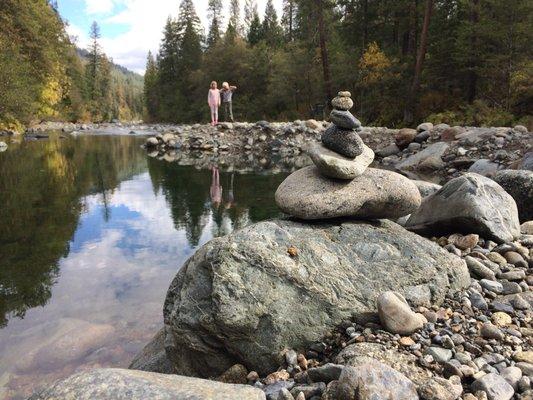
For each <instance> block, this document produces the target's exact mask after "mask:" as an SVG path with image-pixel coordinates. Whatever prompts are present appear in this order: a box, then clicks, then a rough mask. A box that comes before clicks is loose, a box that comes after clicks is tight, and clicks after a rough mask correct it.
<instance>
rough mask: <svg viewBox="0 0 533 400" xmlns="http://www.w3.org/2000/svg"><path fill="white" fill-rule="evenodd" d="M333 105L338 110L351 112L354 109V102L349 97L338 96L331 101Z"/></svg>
mask: <svg viewBox="0 0 533 400" xmlns="http://www.w3.org/2000/svg"><path fill="white" fill-rule="evenodd" d="M331 105H332V106H333V108H335V109H337V110H345V111H347V110H350V109H351V108H352V107H353V100H352V99H351V98H349V97H340V96H337V97H335V98H334V99H333V100H331Z"/></svg>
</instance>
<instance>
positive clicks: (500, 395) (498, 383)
mask: <svg viewBox="0 0 533 400" xmlns="http://www.w3.org/2000/svg"><path fill="white" fill-rule="evenodd" d="M471 388H472V390H473V391H478V390H480V391H483V392H485V393H486V395H487V398H488V400H510V399H511V398H512V397H513V395H514V389H513V387H512V386H511V385H510V384H509V383H508V382H507V381H506V380H505V379H504V378H502V377H501V376H500V375H498V374H495V373H490V374H486V375H484V376H482V377H481V378H479V379H477V380H476V381H475V382H474V383H473V384H472V386H471Z"/></svg>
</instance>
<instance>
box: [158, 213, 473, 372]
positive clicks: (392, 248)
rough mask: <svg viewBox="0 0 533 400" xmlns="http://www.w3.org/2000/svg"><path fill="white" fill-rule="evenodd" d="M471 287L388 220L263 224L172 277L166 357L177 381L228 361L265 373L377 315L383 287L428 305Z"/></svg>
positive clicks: (446, 257)
mask: <svg viewBox="0 0 533 400" xmlns="http://www.w3.org/2000/svg"><path fill="white" fill-rule="evenodd" d="M289 247H290V248H291V250H290V253H289V251H288V249H289ZM469 282H470V278H469V275H468V270H467V268H466V265H465V263H464V262H463V261H462V260H461V259H460V258H458V257H456V256H454V255H451V254H450V253H448V252H446V251H445V250H443V249H441V248H440V247H439V246H437V245H436V244H434V243H433V242H431V241H429V240H426V239H424V238H421V237H420V236H418V235H415V234H413V233H410V232H408V231H406V230H405V229H403V228H402V227H400V226H399V225H397V224H395V223H393V222H391V221H387V220H382V221H376V222H374V223H372V224H369V223H364V222H356V221H336V222H335V223H334V224H332V223H325V222H324V223H317V222H315V223H300V222H295V221H289V220H273V221H265V222H260V223H257V224H254V225H251V226H248V227H246V228H244V229H242V230H240V231H237V232H234V233H232V234H230V235H228V236H225V237H221V238H217V239H214V240H212V241H210V242H209V243H207V244H206V245H204V246H203V247H202V248H200V249H199V250H198V251H197V252H196V254H194V255H193V256H192V257H191V258H190V259H189V260H188V261H187V262H186V263H185V265H184V266H183V267H182V268H181V270H180V271H179V272H178V274H177V276H176V278H175V279H174V281H173V282H172V284H171V286H170V288H169V290H168V293H167V299H166V301H165V307H164V320H165V325H166V335H167V336H166V340H165V344H166V350H167V354H168V355H169V357H170V358H171V360H172V361H173V362H174V364H175V367H176V369H177V371H178V373H180V374H186V375H195V376H204V377H205V376H217V375H219V374H221V373H222V372H224V371H225V370H227V369H228V368H229V367H231V366H232V365H234V364H243V365H245V366H246V367H247V368H248V369H249V370H255V371H258V372H259V373H260V374H267V373H269V372H271V371H273V370H276V369H277V367H278V366H279V365H280V363H281V361H282V351H283V349H286V348H293V349H295V350H298V351H303V350H304V349H305V348H307V347H308V346H309V345H311V344H312V343H314V342H316V341H318V340H320V339H321V338H322V337H323V336H324V335H325V334H326V333H327V332H329V331H331V329H332V328H333V327H335V326H337V325H339V324H340V323H341V322H342V321H344V320H346V319H347V318H351V317H354V318H356V319H358V320H361V321H367V320H368V319H370V318H375V313H376V303H375V302H376V298H377V296H379V294H380V293H382V292H384V291H386V290H395V291H398V292H400V293H402V294H403V295H404V296H405V298H406V299H407V300H408V301H410V302H411V303H412V304H413V305H426V306H428V305H430V304H440V303H441V302H442V300H443V299H444V296H445V293H446V292H447V291H448V290H449V289H451V290H452V291H455V290H457V289H459V288H464V287H467V286H468V285H469Z"/></svg>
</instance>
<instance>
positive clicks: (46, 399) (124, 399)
mask: <svg viewBox="0 0 533 400" xmlns="http://www.w3.org/2000/svg"><path fill="white" fill-rule="evenodd" d="M56 399H76V400H146V399H153V400H156V399H157V400H167V399H168V400H179V399H183V400H185V399H186V400H206V399H217V400H235V399H242V400H265V399H266V397H265V393H264V392H263V391H262V390H260V389H256V388H253V387H252V386H248V385H234V384H228V383H221V382H213V381H208V380H205V379H198V378H190V377H186V376H179V375H164V374H157V373H154V372H144V371H132V370H127V369H115V368H104V369H95V370H92V371H88V372H81V373H79V374H76V375H72V376H70V377H68V378H66V379H64V380H62V381H59V382H56V383H54V384H53V385H52V386H50V387H49V388H47V389H45V390H43V391H41V392H40V393H36V394H34V395H33V396H32V397H30V399H29V400H56Z"/></svg>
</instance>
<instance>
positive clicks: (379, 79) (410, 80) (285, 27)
mask: <svg viewBox="0 0 533 400" xmlns="http://www.w3.org/2000/svg"><path fill="white" fill-rule="evenodd" d="M222 1H223V0H209V3H208V4H209V5H208V18H209V26H208V33H207V35H205V36H204V35H203V29H202V28H201V27H200V22H199V19H198V16H197V14H196V10H195V8H194V4H193V1H192V0H182V1H181V5H180V8H179V13H178V15H177V18H169V20H168V22H167V24H166V26H165V28H164V31H163V39H162V43H161V47H160V49H159V52H158V54H156V55H151V54H150V55H149V57H148V63H147V72H146V76H145V101H146V109H147V112H148V118H149V119H151V120H153V121H160V120H163V121H173V122H193V121H199V120H204V121H205V120H206V119H207V116H208V112H207V111H206V102H205V97H206V93H207V90H208V88H209V83H210V82H211V81H212V80H216V81H218V83H219V85H220V83H221V82H222V81H229V82H230V83H231V84H235V85H236V86H238V90H237V92H236V94H235V99H234V100H235V101H234V111H235V114H236V116H237V118H239V119H241V120H248V121H250V120H252V121H253V120H258V119H275V120H291V119H295V118H307V117H309V116H310V115H311V113H310V111H311V109H312V108H313V107H314V106H315V104H317V103H318V104H325V103H326V102H327V101H329V100H330V99H331V98H332V96H333V95H334V93H335V92H336V91H338V90H350V91H351V92H352V95H353V98H354V100H355V103H356V109H354V111H355V112H356V114H357V116H358V117H359V118H361V120H362V121H363V123H365V124H369V125H378V126H389V127H397V126H405V125H416V123H417V122H420V121H422V120H430V121H432V122H445V123H450V124H457V125H489V126H491V125H500V126H502V125H505V126H508V125H510V124H513V123H518V122H520V123H523V124H525V125H529V126H531V125H532V117H531V115H532V113H533V112H532V111H533V110H532V109H533V64H532V61H531V60H532V58H531V56H532V53H531V42H532V39H533V31H532V30H531V28H530V27H531V25H532V24H533V20H532V18H533V2H531V1H529V0H516V1H513V2H512V3H509V2H508V1H505V0H338V1H332V0H312V1H311V0H283V15H282V16H281V18H279V16H278V15H277V14H276V11H275V8H274V6H273V4H272V1H271V0H269V1H268V2H267V4H266V9H265V12H264V18H263V19H262V20H261V18H260V17H259V14H258V11H257V5H256V2H255V1H254V0H244V1H245V7H244V10H245V15H244V18H242V19H241V18H240V15H239V10H240V6H239V0H224V1H229V2H230V9H231V12H230V13H229V15H223V13H222V11H221V10H222V9H223V7H222V5H223V4H222ZM225 21H228V24H227V28H226V29H225V31H224V30H223V28H222V27H223V26H224V23H225ZM176 76H179V79H176Z"/></svg>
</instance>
